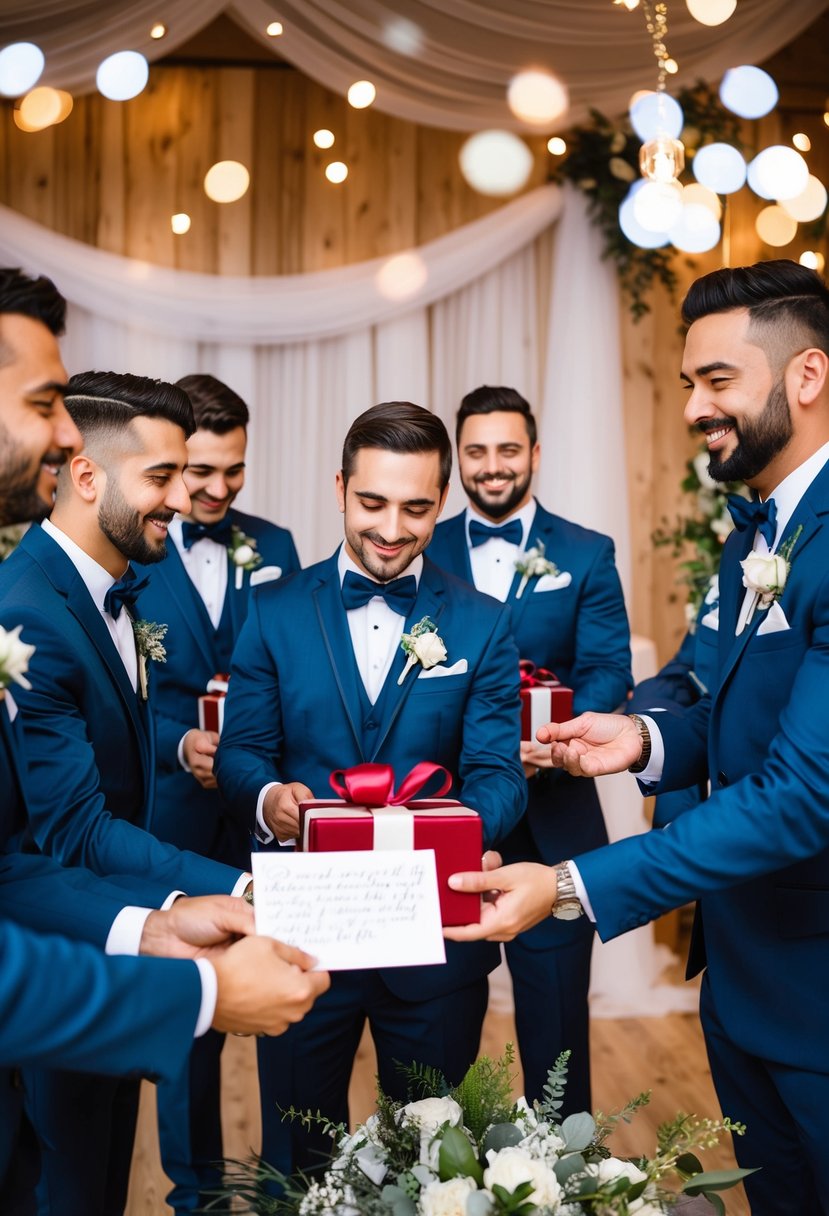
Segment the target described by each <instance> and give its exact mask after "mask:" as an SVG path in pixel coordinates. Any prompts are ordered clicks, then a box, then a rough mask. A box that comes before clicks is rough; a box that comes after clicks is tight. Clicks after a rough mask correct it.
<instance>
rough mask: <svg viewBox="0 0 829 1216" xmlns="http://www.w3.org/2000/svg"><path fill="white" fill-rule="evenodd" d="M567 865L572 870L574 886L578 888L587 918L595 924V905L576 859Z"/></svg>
mask: <svg viewBox="0 0 829 1216" xmlns="http://www.w3.org/2000/svg"><path fill="white" fill-rule="evenodd" d="M567 865H568V867H569V870H570V877H571V878H572V880H573V886H574V887H575V888H576V895H577V897H578V901H579V903H580V904H581V906H582V907H583V908H584V911H585V913H586V915H587V919H588V920H592V922H593V924H594V925H595V923H596V916H595V913H594V912H593V905H592V904H591V902H590V896H589V895H588V894H587V887H585V885H584V879H583V878H582V876H581V874H580V873H579V867H578V866H577V865H576V863H575V862H574V861H568V862H567Z"/></svg>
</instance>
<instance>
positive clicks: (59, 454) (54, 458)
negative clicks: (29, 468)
mask: <svg viewBox="0 0 829 1216" xmlns="http://www.w3.org/2000/svg"><path fill="white" fill-rule="evenodd" d="M68 460H69V453H68V452H67V451H66V449H65V448H56V449H55V451H54V452H47V453H46V455H45V456H44V457H43V458H42V459H41V462H40V463H41V464H56V465H63V464H66V462H67V461H68Z"/></svg>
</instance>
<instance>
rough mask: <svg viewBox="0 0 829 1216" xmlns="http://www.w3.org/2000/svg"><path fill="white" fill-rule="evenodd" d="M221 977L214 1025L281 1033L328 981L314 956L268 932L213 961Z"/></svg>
mask: <svg viewBox="0 0 829 1216" xmlns="http://www.w3.org/2000/svg"><path fill="white" fill-rule="evenodd" d="M212 962H213V966H214V967H215V968H216V977H217V979H218V981H219V990H218V997H217V1000H216V1012H215V1014H214V1016H213V1027H214V1029H215V1030H223V1031H233V1032H235V1033H236V1034H282V1033H283V1031H285V1030H287V1029H288V1027H289V1026H290V1025H291V1023H292V1022H300V1021H301V1020H302V1019H303V1017H304V1016H305V1014H306V1013H307V1012H308V1010H309V1009H310V1008H311V1006H312V1005H313V1003H314V1001H315V1000H316V999H317V997H318V996H321V994H322V993H323V992H325V991H326V990H327V989H328V988H329V987H330V985H331V977H330V976H329V974H328V972H327V971H311V968H312V967H313V965H314V960H313V959H312V958H311V956H310V955H308V954H305V953H304V951H302V950H297V949H296V947H294V946H286V945H284V944H283V943H282V942H277V941H274V940H273V938H270V937H248V938H245V940H244V941H241V942H237V943H236V945H235V946H231V947H230V949H229V950H226V951H225V953H224V954H223V955H222V956H221V957H220V958H216V959H213V960H212Z"/></svg>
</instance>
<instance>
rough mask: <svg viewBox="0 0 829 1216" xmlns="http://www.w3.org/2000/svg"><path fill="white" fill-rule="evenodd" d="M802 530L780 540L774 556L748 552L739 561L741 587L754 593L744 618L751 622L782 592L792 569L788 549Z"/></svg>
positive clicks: (799, 528) (800, 527) (777, 598)
mask: <svg viewBox="0 0 829 1216" xmlns="http://www.w3.org/2000/svg"><path fill="white" fill-rule="evenodd" d="M802 531H803V525H802V524H800V526H799V527H798V528H797V530H796V531H795V532H794V533H793V534H792V535H791V536H790V537H788V539H787V540H784V541H783V544H782V545H781V546H780V548H779V549H778V550H777V552H776V553H758V552H757V551H756V550H755V549H752V551H751V553H749V555H748V557H746V558H744V559H743V561H741V562H740V565H741V566H742V568H743V586H744V587H746V588H747V589H748V590H749V591H753V592H754V603H753V604H752V606H751V611H750V612H749V615H748V620H747V621H746V624H748V621H750V620H751V618H752V616H753V615H754V611H755V609H756V608H759V609H760V611H761V612H765V611H766V609H767V608H770V607H771V605H772V604H773V603H774V602H775V600H779V599H780V596H781V595H782V594H783V592H784V591H785V589H786V582H787V580H788V577H789V571H790V570H791V568H792V562H791V557H792V549H793V548H794V547H795V545H796V544H797V538H798V537H799V536H800V533H801V532H802Z"/></svg>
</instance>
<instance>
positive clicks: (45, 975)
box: [0, 269, 316, 1216]
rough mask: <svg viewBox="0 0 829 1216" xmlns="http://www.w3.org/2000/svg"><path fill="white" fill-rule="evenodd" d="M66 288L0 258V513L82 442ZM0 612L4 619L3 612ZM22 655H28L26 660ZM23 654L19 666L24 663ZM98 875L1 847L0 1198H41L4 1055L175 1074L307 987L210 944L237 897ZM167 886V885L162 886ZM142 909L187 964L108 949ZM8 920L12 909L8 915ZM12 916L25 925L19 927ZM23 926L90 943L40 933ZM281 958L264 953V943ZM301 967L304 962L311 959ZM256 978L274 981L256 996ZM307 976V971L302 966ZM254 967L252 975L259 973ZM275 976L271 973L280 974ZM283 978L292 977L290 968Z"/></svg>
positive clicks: (255, 951)
mask: <svg viewBox="0 0 829 1216" xmlns="http://www.w3.org/2000/svg"><path fill="white" fill-rule="evenodd" d="M64 314H65V302H64V300H63V299H62V297H61V296H60V295H59V293H58V292H57V290H56V289H55V287H54V285H53V284H52V283H51V282H50V281H49V280H48V279H44V278H39V279H29V278H27V277H26V276H25V275H22V274H21V273H20V272H19V271H15V270H5V269H4V270H0V523H2V524H4V525H5V524H8V523H16V522H18V521H21V520H26V519H31V518H42V517H43V516H44V515H45V514H46V512H47V511H48V510H49V509H50V508H51V505H52V497H53V494H54V488H55V478H56V473H57V470H58V469H59V468H60V466H61V465H62V464H64V463H65V461H66V460H67V459H68V458H69V456H70V455H71V454H72V453H73V452H75V451H77V450H79V449H80V446H81V437H80V434H79V432H78V430H77V428H76V427H75V424H74V423H73V422H72V420H71V418H70V417H69V415H68V414H67V412H66V409H65V408H64V405H63V400H62V391H63V387H64V384H63V382H64V380H65V378H66V374H65V372H64V369H63V366H62V363H61V360H60V355H59V352H58V346H57V342H56V336H57V335H58V334H59V333H60V332H61V331H62V329H63V322H64ZM7 624H8V622H7ZM25 657H26V656H25V654H24V655H23V659H24V661H25ZM4 666H5V670H4V671H0V791H2V794H1V795H0V847H3V848H5V846H6V845H7V842H8V841H9V839H10V838H11V837H13V836H19V835H20V833H21V831H22V829H23V827H24V825H25V819H26V807H25V795H24V786H25V783H26V777H27V774H26V766H25V758H24V754H23V739H22V732H21V730H20V716H19V714H18V713H17V707H16V704H15V702H14V699H13V696H12V693H11V691H10V688H11V685H12V684H14V685H15V686H17V685H20V686H23V684H24V682H25V680H26V675H25V671H22V670H20V667H19V666H17V667H15V666H12V664H11V663H10V662H9V657H7V658H6V660H5V663H4ZM21 666H22V664H21ZM123 884H124V885H123V887H121V886H117V885H115V884H110V883H107V882H104V881H103V880H101V879H99V878H96V877H95V876H94V875H92V874H90V873H89V872H88V871H85V870H82V869H77V868H76V869H71V870H65V869H63V868H61V867H60V866H59V865H57V864H56V863H55V862H54V861H52V859H50V858H47V857H42V856H37V855H32V854H22V853H7V852H4V853H3V854H2V855H0V954H2V961H3V965H2V967H0V1026H2V1031H0V1129H1V1133H0V1210H2V1211H3V1212H4V1213H8V1214H9V1216H12V1214H14V1216H24V1214H26V1216H28V1213H30V1212H33V1211H34V1210H35V1207H34V1204H35V1200H34V1184H35V1181H36V1178H37V1172H38V1156H37V1146H36V1144H35V1143H34V1138H33V1135H32V1132H31V1129H30V1128H29V1127H28V1125H27V1124H25V1123H24V1122H23V1119H22V1099H23V1090H22V1086H21V1085H20V1083H19V1072H18V1071H17V1069H15V1070H14V1071H12V1070H11V1069H10V1068H9V1067H8V1066H9V1065H12V1064H13V1065H20V1064H37V1065H42V1066H54V1067H59V1066H61V1067H75V1068H86V1069H88V1068H94V1069H95V1070H96V1071H99V1072H101V1071H103V1072H112V1073H126V1072H141V1073H146V1074H149V1075H154V1076H159V1077H161V1076H171V1075H173V1074H174V1073H175V1072H177V1071H178V1070H179V1069H180V1067H181V1059H182V1057H183V1056H184V1057H186V1055H187V1053H188V1051H189V1045H190V1043H191V1042H192V1036H193V1033H194V1028H195V1032H196V1033H197V1034H201V1033H203V1032H204V1030H205V1028H206V1027H207V1026H208V1025H209V1024H210V1022H211V1020H212V1021H213V1024H214V1025H215V1026H217V1027H221V1028H225V1027H226V1028H228V1029H235V1030H239V1031H242V1030H256V1029H259V1030H267V1031H268V1032H269V1033H279V1032H280V1031H281V1030H282V1029H284V1026H285V1025H286V1024H287V1022H288V1021H289V1020H293V1019H294V1018H295V1017H297V1016H301V1015H302V1012H303V1011H304V1008H307V1005H308V1004H309V1003H310V1001H309V1000H308V998H309V997H311V999H312V994H313V992H314V991H315V990H316V988H315V984H314V983H313V981H312V983H311V985H310V987H309V989H308V990H307V991H306V992H305V993H301V992H299V990H298V989H297V988H296V984H295V979H296V969H295V968H294V967H293V966H291V963H293V962H296V961H299V960H298V959H297V958H296V955H295V952H293V951H288V950H287V948H282V947H279V946H278V944H277V943H265V942H257V941H254V939H252V938H251V939H250V940H249V941H245V942H240V943H239V944H238V945H237V946H235V947H233V948H232V949H231V950H230V951H228V952H227V953H226V954H225V955H224V956H223V957H222V958H221V959H217V958H214V966H211V964H210V963H209V962H208V961H207V959H206V958H205V957H204V955H205V953H206V952H208V951H210V950H213V952H214V953H215V948H216V947H218V946H219V945H220V944H221V943H222V942H223V941H226V940H228V939H230V940H232V937H233V935H238V934H245V933H249V932H251V931H252V927H253V926H252V917H251V915H250V909H249V908H247V907H246V905H245V904H244V903H242V902H241V901H238V900H230V899H227V897H217V898H215V899H212V900H201V901H193V900H186V899H185V900H178V901H177V902H176V903H175V904H174V905H173V907H172V909H170V911H167V912H161V911H152V910H151V908H146V909H138V908H125V907H124V900H125V897H126V896H127V894H128V891H127V887H128V886H129V888H130V890H129V894H130V895H131V896H132V897H133V898H136V896H137V898H138V899H146V900H150V901H152V900H153V899H158V900H159V901H160V900H161V899H162V898H163V897H164V896H163V894H159V891H158V886H159V884H154V883H153V882H152V880H151V879H146V880H144V881H143V882H142V881H141V880H138V879H130V880H123ZM162 891H163V888H162ZM125 916H126V917H127V918H130V919H132V920H133V921H134V920H135V918H136V917H142V918H143V924H141V925H139V926H138V928H137V934H138V941H137V942H136V943H135V945H136V948H137V949H140V950H141V952H142V953H150V952H154V953H170V954H179V955H185V954H186V955H191V956H194V957H195V956H196V955H197V954H201V955H202V959H201V961H200V962H199V964H198V965H199V968H200V971H201V975H200V974H199V973H198V972H197V971H196V969H195V968H194V967H193V966H191V965H190V964H189V963H162V964H160V965H159V964H158V963H155V962H151V961H145V960H140V961H139V960H135V959H128V958H122V959H109V958H107V957H105V956H104V955H103V954H102V953H101V952H100V951H101V950H102V949H103V948H104V947H105V946H106V947H107V948H108V949H117V948H118V945H117V943H116V942H114V941H113V940H112V939H113V938H114V937H115V936H116V930H117V927H118V922H119V920H121V921H123V919H124V917H125ZM12 922H18V924H14V923H12ZM18 925H21V926H25V928H20V927H18ZM31 929H38V930H42V931H44V932H51V933H54V931H55V930H56V929H59V930H60V932H61V933H62V934H66V935H68V936H71V937H76V938H78V939H81V940H85V941H88V942H90V943H96V944H97V946H98V949H95V948H94V947H93V946H92V945H89V946H86V945H79V944H77V943H74V942H69V941H68V940H64V939H63V938H57V937H48V938H47V937H42V936H40V935H39V934H38V933H33V932H31V931H30V930H31ZM274 947H276V952H275V953H276V957H275V958H274V957H271V958H270V959H269V958H268V957H267V954H268V951H269V949H270V953H271V954H272V955H273V954H274ZM305 965H306V966H307V960H306V962H305ZM265 977H267V979H266V981H265V986H266V987H268V988H270V990H271V991H270V994H269V995H268V996H266V995H265V992H264V989H263V979H265ZM309 978H311V977H309ZM254 981H255V982H254ZM274 981H277V982H276V984H274ZM286 981H287V982H286Z"/></svg>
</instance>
